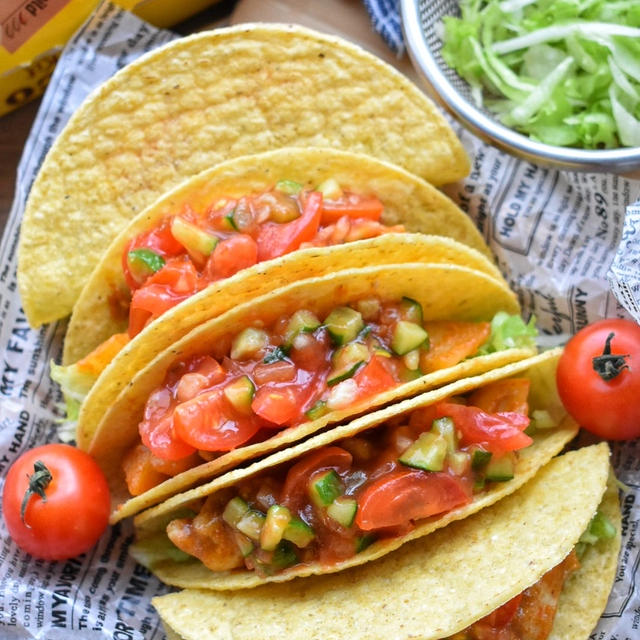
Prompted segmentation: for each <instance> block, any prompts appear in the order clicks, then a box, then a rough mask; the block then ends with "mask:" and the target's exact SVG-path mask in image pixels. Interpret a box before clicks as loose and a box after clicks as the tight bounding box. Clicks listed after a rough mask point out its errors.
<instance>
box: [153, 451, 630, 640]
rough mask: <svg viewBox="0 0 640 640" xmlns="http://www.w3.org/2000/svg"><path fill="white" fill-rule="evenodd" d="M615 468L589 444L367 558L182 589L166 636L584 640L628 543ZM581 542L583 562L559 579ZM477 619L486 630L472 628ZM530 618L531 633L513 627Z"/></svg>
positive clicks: (168, 607)
mask: <svg viewBox="0 0 640 640" xmlns="http://www.w3.org/2000/svg"><path fill="white" fill-rule="evenodd" d="M608 471H609V450H608V447H607V445H606V444H604V443H603V444H600V445H597V446H591V447H585V448H583V449H579V450H577V451H573V452H570V453H567V454H565V455H563V456H560V457H558V458H555V459H554V460H552V461H551V462H549V463H548V464H547V465H546V466H545V467H544V468H543V469H541V470H540V471H539V472H538V473H537V474H536V476H535V477H534V478H533V479H531V480H530V481H529V482H527V483H526V484H525V485H524V486H523V487H522V488H520V489H519V490H518V491H517V492H516V493H514V494H513V495H512V496H509V497H506V498H504V499H503V500H500V501H499V502H498V503H496V504H494V505H493V506H491V507H488V508H487V509H484V510H482V511H481V512H479V513H477V514H475V515H472V516H470V517H469V518H466V519H464V520H461V521H459V522H455V523H452V524H450V525H449V526H447V527H446V528H445V529H441V530H440V531H437V532H435V533H433V534H431V535H429V536H427V537H424V538H421V539H419V540H414V541H412V542H410V543H408V544H406V545H404V546H403V547H402V548H401V549H398V550H397V551H395V552H394V553H392V554H389V555H387V556H385V557H384V558H381V559H380V560H377V561H375V562H369V563H367V564H366V565H364V566H361V567H357V568H354V569H351V570H348V571H345V572H342V573H338V574H334V575H323V576H316V577H313V578H306V579H305V580H304V581H302V580H296V581H293V582H289V583H284V584H277V585H274V584H270V585H265V586H262V587H258V588H256V589H252V590H250V591H233V592H226V593H219V592H215V591H205V590H185V591H182V592H178V593H173V594H170V595H165V596H161V597H157V598H154V599H153V601H152V603H153V605H154V606H155V608H156V609H157V611H158V613H159V614H160V617H161V619H162V621H163V624H164V625H165V628H166V629H167V631H169V632H170V633H169V637H175V638H181V639H182V640H210V639H212V638H220V637H230V635H231V632H232V633H233V638H237V640H243V639H245V638H254V637H255V630H256V629H260V637H261V638H264V639H265V640H268V639H272V638H282V637H286V638H290V639H291V640H303V639H304V640H307V639H313V640H316V639H317V640H320V639H326V638H344V637H349V638H353V639H354V640H364V639H366V640H383V639H387V638H394V639H397V640H409V639H410V638H421V639H424V640H443V639H444V638H450V639H455V640H477V639H478V638H480V637H482V638H498V637H504V638H522V637H526V638H529V637H535V638H536V639H538V640H587V638H588V636H589V633H591V631H592V629H593V628H594V626H595V625H596V624H597V621H598V619H599V617H600V615H601V613H602V612H603V610H604V608H605V606H606V602H607V598H608V596H609V592H610V590H611V587H612V584H613V580H614V577H615V572H616V568H617V557H618V550H619V548H620V529H621V526H620V506H619V504H618V491H617V488H616V487H615V484H614V483H613V482H611V481H610V482H609V484H608V485H607V474H608ZM609 477H610V480H611V478H612V477H611V476H609ZM583 532H586V535H584V534H583ZM581 534H582V535H581ZM574 550H575V551H576V552H577V554H578V561H579V564H580V567H579V568H578V569H577V570H575V569H574V570H573V571H572V572H571V575H570V576H569V578H568V579H566V580H564V584H563V585H562V584H561V587H562V588H561V589H560V588H558V586H560V585H558V584H557V583H562V578H563V577H564V576H563V575H562V574H564V573H566V572H567V570H568V569H569V568H571V567H570V565H571V564H573V565H574V567H575V556H574V555H573V551H574ZM556 567H557V568H556ZM558 574H560V576H558ZM558 578H559V579H558ZM554 583H556V584H554ZM550 587H551V588H550ZM523 592H524V593H523ZM520 594H522V595H521V596H520ZM558 594H559V597H558ZM545 596H546V597H545ZM542 597H545V598H544V600H543V599H541V598H542ZM518 601H519V602H518ZM545 605H546V606H545ZM556 607H557V608H556ZM490 612H494V613H493V615H491V614H490ZM554 613H555V616H554V615H553V614H554ZM474 623H475V624H476V625H477V626H476V628H475V631H476V632H477V631H479V627H480V625H482V626H484V629H485V635H479V634H474V632H473V631H474V630H473V628H470V627H471V625H473V624H474ZM523 624H524V626H525V628H526V629H528V630H529V635H526V634H525V635H515V632H517V630H518V625H520V626H523ZM549 627H551V629H550V630H549ZM501 631H502V633H503V635H499V633H500V632H501ZM510 632H511V633H510ZM172 634H173V635H172Z"/></svg>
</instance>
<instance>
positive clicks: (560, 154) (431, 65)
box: [400, 0, 640, 173]
mask: <svg viewBox="0 0 640 640" xmlns="http://www.w3.org/2000/svg"><path fill="white" fill-rule="evenodd" d="M419 4H420V0H400V5H401V14H402V29H403V32H404V38H405V43H406V46H407V52H408V53H409V57H410V58H411V61H412V63H413V66H414V67H415V69H416V71H417V72H418V74H419V75H420V76H421V78H422V80H423V81H424V82H425V83H426V85H427V90H428V91H429V93H430V94H431V96H432V97H433V98H434V99H435V100H436V101H437V102H439V103H440V104H441V105H442V106H443V107H444V108H445V109H446V110H447V111H449V112H450V113H451V114H452V115H453V116H454V117H455V118H456V119H457V120H459V121H460V122H461V123H462V124H463V125H464V126H466V127H467V128H468V129H470V130H471V131H472V132H473V133H474V134H476V135H477V136H478V137H479V138H481V139H483V140H485V141H486V142H489V143H490V144H492V145H494V146H496V147H498V148H499V149H501V150H503V151H507V152H508V153H511V154H514V155H517V156H519V157H521V158H525V159H526V160H530V161H532V162H535V163H537V164H543V165H546V166H551V167H555V168H559V169H573V170H580V171H606V172H612V173H626V172H630V171H635V170H638V169H640V147H624V148H620V149H602V150H590V149H576V148H573V147H556V146H553V145H550V144H544V143H542V142H536V141H535V140H531V138H528V137H527V136H525V135H523V134H521V133H518V132H516V131H514V130H513V129H509V128H508V127H506V126H505V125H503V124H501V123H500V122H498V121H497V120H493V119H492V118H489V117H488V116H487V115H486V114H484V113H483V112H482V111H480V110H479V109H478V108H476V107H475V105H473V104H472V103H470V102H468V101H467V100H466V99H465V98H464V97H463V96H461V95H460V94H459V93H458V92H457V91H456V89H455V88H454V87H453V85H452V84H451V83H450V82H449V80H448V79H447V78H446V76H445V75H444V74H443V73H442V71H441V70H440V67H439V66H438V63H437V62H436V60H435V58H434V57H433V55H432V53H431V51H430V49H429V47H428V45H427V41H426V38H425V34H424V32H423V30H422V27H421V24H420V10H419Z"/></svg>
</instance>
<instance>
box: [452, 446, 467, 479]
mask: <svg viewBox="0 0 640 640" xmlns="http://www.w3.org/2000/svg"><path fill="white" fill-rule="evenodd" d="M447 464H448V465H449V469H451V471H453V473H455V474H456V475H458V476H462V475H465V473H466V472H467V470H468V469H469V467H470V466H471V455H470V454H469V453H467V452H466V451H454V452H453V453H450V454H449V455H448V456H447Z"/></svg>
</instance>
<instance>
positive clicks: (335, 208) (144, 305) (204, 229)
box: [122, 180, 404, 338]
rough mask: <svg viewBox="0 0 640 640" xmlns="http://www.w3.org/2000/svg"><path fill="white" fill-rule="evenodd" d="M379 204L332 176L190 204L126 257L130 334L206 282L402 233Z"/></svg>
mask: <svg viewBox="0 0 640 640" xmlns="http://www.w3.org/2000/svg"><path fill="white" fill-rule="evenodd" d="M382 212H383V205H382V202H381V201H380V200H379V199H378V198H377V197H376V196H364V195H361V194H356V193H352V192H349V191H345V190H343V189H342V188H341V187H340V185H339V184H338V183H337V182H336V181H335V180H327V181H325V182H324V183H323V184H321V185H320V186H319V187H317V190H315V191H311V190H308V189H303V188H302V185H300V184H298V183H296V182H293V181H290V180H281V181H279V182H278V183H277V184H276V185H275V187H273V188H271V189H269V190H268V191H264V192H262V193H257V194H252V195H247V196H243V197H240V198H221V199H220V200H218V201H217V202H215V203H212V204H211V206H210V207H209V208H208V209H207V210H206V211H205V212H204V213H203V214H201V215H198V214H196V213H195V212H194V211H193V210H192V209H191V208H190V207H188V206H185V207H184V210H183V211H182V212H181V213H180V214H178V215H174V216H170V217H168V218H165V219H164V220H162V221H161V222H160V223H158V224H157V225H156V226H155V227H154V228H152V229H150V230H148V231H146V232H145V233H143V234H140V235H138V236H136V237H135V238H133V239H132V240H131V241H130V242H129V244H128V245H127V247H126V248H125V250H124V253H123V255H122V268H123V271H124V276H125V279H126V282H127V284H128V285H129V288H130V290H131V293H132V299H131V304H130V306H129V328H128V335H129V337H130V338H133V337H134V336H136V335H137V334H138V333H139V332H140V331H142V329H143V328H144V327H145V326H146V325H147V324H148V323H149V322H150V321H152V320H154V319H155V318H158V317H159V316H160V315H162V314H163V313H165V312H166V311H168V310H169V309H171V308H172V307H174V306H175V305H176V304H178V303H180V302H182V301H183V300H186V299H187V298H189V297H190V296H192V295H194V294H195V293H197V292H198V291H201V290H202V289H204V288H205V287H206V286H207V285H208V284H210V283H212V282H215V281H217V280H221V279H223V278H229V277H230V276H232V275H234V274H235V273H237V272H238V271H240V270H242V269H246V268H248V267H251V266H253V265H255V264H257V263H258V262H262V261H264V260H271V259H273V258H278V257H280V256H282V255H285V254H287V253H291V252H292V251H295V250H297V249H304V248H306V247H319V246H329V245H335V244H342V243H344V242H351V241H354V240H362V239H365V238H373V237H376V236H379V235H382V234H384V233H390V232H402V231H404V227H403V226H402V225H396V226H385V225H383V224H382V223H381V222H380V217H381V215H382Z"/></svg>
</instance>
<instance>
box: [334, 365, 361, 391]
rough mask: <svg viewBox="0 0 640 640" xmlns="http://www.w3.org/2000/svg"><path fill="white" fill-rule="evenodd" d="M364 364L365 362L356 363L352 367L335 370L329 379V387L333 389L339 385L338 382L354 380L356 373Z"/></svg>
mask: <svg viewBox="0 0 640 640" xmlns="http://www.w3.org/2000/svg"><path fill="white" fill-rule="evenodd" d="M362 364H364V361H363V360H360V361H359V362H355V363H354V364H352V365H349V366H347V367H345V368H343V369H333V370H332V371H331V373H330V374H329V376H328V377H327V386H328V387H333V386H335V385H337V384H338V382H342V381H343V380H347V379H348V378H353V376H355V375H356V371H358V369H359V368H360V365H362Z"/></svg>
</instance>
